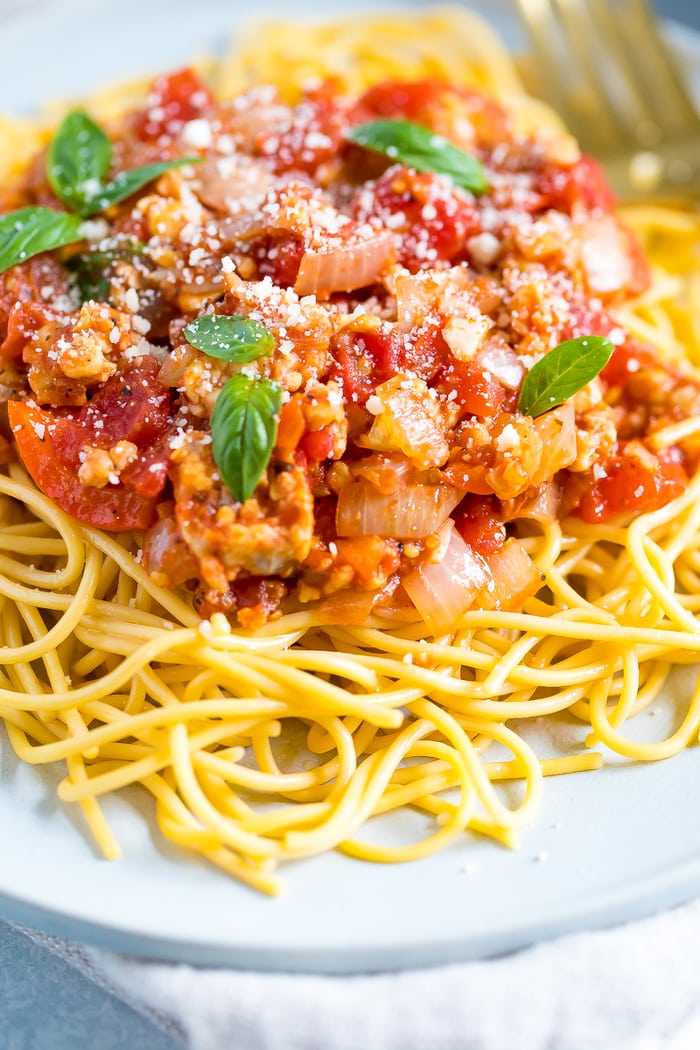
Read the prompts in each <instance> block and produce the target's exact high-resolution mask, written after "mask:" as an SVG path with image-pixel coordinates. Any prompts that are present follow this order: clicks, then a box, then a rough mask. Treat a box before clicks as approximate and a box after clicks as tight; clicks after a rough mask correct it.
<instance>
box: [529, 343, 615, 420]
mask: <svg viewBox="0 0 700 1050" xmlns="http://www.w3.org/2000/svg"><path fill="white" fill-rule="evenodd" d="M613 349H614V347H613V344H612V343H611V342H610V340H609V339H606V338H605V337H604V336H600V335H582V336H580V337H579V338H578V339H567V340H566V341H565V342H563V343H559V346H555V347H554V349H553V350H550V351H549V353H548V354H545V356H544V357H541V358H540V360H539V361H538V362H537V364H536V365H533V367H532V368H531V369H530V371H529V372H528V373H527V375H526V376H525V379H524V380H523V385H522V387H521V388H520V396H519V398H518V409H519V410H520V411H521V412H522V413H523V415H526V416H541V415H542V413H543V412H548V411H549V410H550V408H556V406H557V405H562V404H563V403H564V402H565V401H567V400H568V399H569V398H570V397H572V395H573V394H575V393H577V391H579V390H581V388H582V387H584V386H585V385H586V383H590V381H591V379H595V377H596V376H597V375H598V373H599V372H600V371H602V369H603V368H605V366H606V365H607V363H608V361H609V360H610V358H611V356H612V352H613Z"/></svg>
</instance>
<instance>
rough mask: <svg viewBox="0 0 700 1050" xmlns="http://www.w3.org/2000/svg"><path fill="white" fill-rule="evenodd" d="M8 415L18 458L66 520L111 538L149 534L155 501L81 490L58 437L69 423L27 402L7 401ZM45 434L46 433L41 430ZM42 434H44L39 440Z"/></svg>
mask: <svg viewBox="0 0 700 1050" xmlns="http://www.w3.org/2000/svg"><path fill="white" fill-rule="evenodd" d="M7 407H8V415H9V420H10V427H11V428H12V432H13V434H14V438H15V442H16V443H17V448H18V449H19V454H20V456H21V457H22V461H23V463H24V465H25V467H26V468H27V470H28V471H29V473H30V475H31V477H32V478H33V479H34V481H35V482H36V484H37V485H38V486H39V488H40V489H41V491H42V492H43V493H44V495H45V496H48V497H49V499H50V500H53V502H54V503H55V504H56V505H57V506H59V507H60V508H61V510H64V511H65V512H66V513H67V514H70V515H71V516H72V517H74V518H77V519H78V521H83V522H85V523H86V524H88V525H96V526H97V527H98V528H102V529H107V530H108V531H110V532H130V531H131V530H132V529H145V528H147V527H148V526H149V525H151V524H152V523H153V521H154V520H155V517H156V505H157V500H155V499H150V500H149V499H144V498H143V497H142V496H139V495H138V493H136V492H133V491H129V490H128V489H124V488H123V487H121V486H120V487H119V488H114V489H112V488H104V489H96V488H90V487H88V486H87V485H83V484H81V482H80V481H79V480H78V477H77V474H76V471H75V470H74V469H73V468H71V467H69V466H66V464H65V463H63V462H62V461H61V459H60V457H59V455H58V453H57V451H56V448H55V445H54V436H55V435H56V433H57V432H58V433H59V434H60V432H61V430H62V429H64V428H65V426H66V425H70V420H69V419H66V417H58V418H57V417H55V416H54V415H53V414H52V413H51V412H47V411H45V410H44V409H41V408H38V407H37V406H36V405H34V404H33V403H31V402H27V401H9V402H8V406H7ZM42 428H43V430H42ZM39 434H43V436H42V437H41V438H40V437H39Z"/></svg>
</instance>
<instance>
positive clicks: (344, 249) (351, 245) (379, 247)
mask: <svg viewBox="0 0 700 1050" xmlns="http://www.w3.org/2000/svg"><path fill="white" fill-rule="evenodd" d="M393 254H394V239H393V237H392V234H391V233H390V232H389V231H388V230H386V231H382V232H380V233H377V234H375V235H374V236H373V237H368V238H367V239H366V240H364V241H358V240H357V239H354V240H352V241H349V242H347V243H346V244H342V245H340V246H339V247H338V248H331V249H329V250H323V251H316V250H315V249H312V248H309V249H307V250H306V251H305V252H304V254H303V256H302V258H301V264H300V266H299V273H298V274H297V279H296V284H295V285H294V291H295V292H296V293H297V295H315V294H317V293H319V292H324V293H328V292H352V291H354V289H355V288H365V287H366V286H367V285H368V284H373V283H374V282H375V281H376V280H377V278H378V277H379V275H380V274H381V272H382V270H383V269H384V267H385V266H386V264H387V263H388V262H389V260H390V259H391V258H392V257H393Z"/></svg>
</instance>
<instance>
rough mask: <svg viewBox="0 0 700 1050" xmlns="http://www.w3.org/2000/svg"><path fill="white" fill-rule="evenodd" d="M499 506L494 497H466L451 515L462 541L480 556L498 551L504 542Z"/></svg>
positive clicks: (503, 527)
mask: <svg viewBox="0 0 700 1050" xmlns="http://www.w3.org/2000/svg"><path fill="white" fill-rule="evenodd" d="M501 513H502V512H501V504H500V501H499V500H498V499H496V497H495V496H466V497H465V498H464V499H463V500H462V502H461V503H460V505H459V506H458V507H457V509H456V511H455V512H454V514H453V515H452V517H453V518H454V522H455V525H456V527H457V531H458V532H459V534H460V536H461V537H462V539H463V540H464V541H465V542H466V543H468V544H469V546H470V547H472V548H473V549H474V550H476V551H478V552H479V553H480V554H492V553H493V552H494V551H497V550H500V548H501V547H502V546H503V544H504V543H505V540H506V527H505V525H504V523H503V518H502V517H501Z"/></svg>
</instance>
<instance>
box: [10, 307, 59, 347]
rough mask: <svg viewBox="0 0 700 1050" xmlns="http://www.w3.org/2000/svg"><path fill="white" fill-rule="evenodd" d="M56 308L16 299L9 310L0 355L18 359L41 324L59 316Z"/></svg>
mask: <svg viewBox="0 0 700 1050" xmlns="http://www.w3.org/2000/svg"><path fill="white" fill-rule="evenodd" d="M59 316H60V315H59V312H58V310H54V309H53V308H52V307H50V306H45V305H44V304H43V303H35V302H23V301H22V300H19V299H18V300H17V302H16V303H15V305H14V306H13V307H12V309H11V310H10V316H9V318H8V320H7V336H6V337H5V340H4V342H2V343H0V357H4V358H6V359H7V360H10V361H18V360H20V359H21V357H22V351H23V350H24V348H25V346H26V345H27V343H28V342H29V340H30V339H31V337H32V336H33V335H34V333H35V332H37V331H38V330H39V329H40V328H41V327H42V325H45V324H47V323H48V322H49V321H55V320H56V318H57V317H59Z"/></svg>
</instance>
